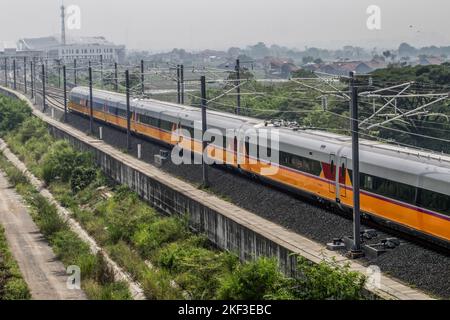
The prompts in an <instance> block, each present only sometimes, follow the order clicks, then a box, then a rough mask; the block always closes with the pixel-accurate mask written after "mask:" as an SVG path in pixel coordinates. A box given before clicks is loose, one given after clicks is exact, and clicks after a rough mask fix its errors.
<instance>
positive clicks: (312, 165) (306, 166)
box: [280, 152, 322, 176]
mask: <svg viewBox="0 0 450 320" xmlns="http://www.w3.org/2000/svg"><path fill="white" fill-rule="evenodd" d="M280 163H281V164H282V165H284V166H287V167H290V168H292V169H295V170H298V171H303V172H307V173H311V174H313V175H316V176H319V175H320V173H321V172H322V166H321V164H320V162H319V161H316V160H312V159H308V158H304V157H300V156H297V155H293V154H289V153H285V152H281V153H280Z"/></svg>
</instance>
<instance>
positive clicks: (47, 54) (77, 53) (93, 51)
mask: <svg viewBox="0 0 450 320" xmlns="http://www.w3.org/2000/svg"><path fill="white" fill-rule="evenodd" d="M60 9H61V35H60V38H59V39H58V38H57V37H41V38H24V39H20V40H19V41H18V42H17V51H18V52H36V53H39V56H40V57H42V58H44V59H49V60H57V61H61V62H63V63H69V62H72V61H74V60H75V59H77V60H80V61H89V60H90V61H99V60H102V59H103V61H105V62H117V63H123V62H124V61H125V46H121V45H115V44H114V43H112V42H110V41H107V40H106V39H105V38H104V37H79V38H70V37H67V36H66V30H65V29H66V28H65V7H64V6H61V7H60Z"/></svg>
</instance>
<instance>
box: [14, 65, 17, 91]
mask: <svg viewBox="0 0 450 320" xmlns="http://www.w3.org/2000/svg"><path fill="white" fill-rule="evenodd" d="M13 81H14V82H13V88H14V90H16V89H17V82H16V59H14V60H13Z"/></svg>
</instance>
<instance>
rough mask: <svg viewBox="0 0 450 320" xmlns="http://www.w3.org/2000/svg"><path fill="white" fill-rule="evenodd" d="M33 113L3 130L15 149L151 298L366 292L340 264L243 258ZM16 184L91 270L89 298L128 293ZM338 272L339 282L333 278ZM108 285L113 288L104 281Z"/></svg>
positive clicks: (51, 234)
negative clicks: (158, 206)
mask: <svg viewBox="0 0 450 320" xmlns="http://www.w3.org/2000/svg"><path fill="white" fill-rule="evenodd" d="M36 121H37V120H34V119H33V120H26V121H24V122H23V123H22V125H21V126H20V127H18V128H17V129H16V130H14V131H12V132H10V133H9V134H8V135H7V136H6V140H7V141H8V143H9V144H10V147H11V149H12V150H14V152H16V153H17V154H18V156H19V157H20V158H21V159H23V160H24V161H25V163H26V164H27V166H29V167H30V168H31V170H32V171H33V172H34V173H35V174H36V175H37V176H38V177H40V178H41V179H45V180H46V183H47V184H48V187H49V189H50V190H51V192H52V193H53V194H54V196H55V197H56V199H57V200H58V201H59V202H60V203H61V204H62V205H63V206H65V207H67V208H68V209H69V210H70V211H71V212H72V214H73V216H74V218H75V219H77V220H78V221H79V222H80V223H81V224H82V226H83V227H84V229H85V230H86V231H87V232H88V233H89V234H90V235H92V236H93V237H95V239H96V241H97V242H98V243H99V245H100V246H102V247H103V248H104V249H105V250H106V251H107V252H108V253H109V255H110V256H111V258H112V259H114V261H116V262H117V263H118V264H119V265H120V266H122V267H123V268H124V269H125V270H126V271H127V272H128V273H129V274H130V275H131V276H132V277H133V278H134V279H135V280H136V281H138V282H139V283H140V284H141V285H142V287H143V289H144V293H145V295H146V296H147V298H149V299H316V298H318V297H324V298H331V299H333V298H334V299H359V298H361V290H362V287H363V285H364V280H365V279H364V277H363V276H362V275H359V274H355V273H351V272H349V270H348V269H346V268H341V267H337V266H336V265H335V264H323V265H319V266H317V267H316V266H315V265H308V267H306V263H304V262H301V263H300V269H299V271H300V272H301V273H302V274H303V275H304V278H300V279H290V278H287V277H286V276H284V275H283V274H282V273H281V272H280V271H279V269H278V265H277V262H276V261H275V260H274V259H267V258H259V259H256V260H255V261H253V262H246V263H241V262H240V261H239V259H238V258H237V257H236V256H235V255H234V254H232V253H228V252H223V251H219V250H217V249H215V248H213V247H212V246H211V244H210V243H209V241H207V239H205V238H204V237H203V236H199V235H194V234H192V233H191V232H190V230H189V228H188V224H187V222H186V221H185V220H184V219H181V218H179V217H164V216H162V215H160V214H159V213H158V212H156V211H155V210H154V209H152V208H151V207H149V206H148V205H147V204H146V203H144V202H143V201H142V200H140V199H139V197H138V195H137V194H135V193H133V192H131V191H130V190H129V189H127V188H125V187H121V186H117V185H114V184H113V183H111V182H109V181H108V179H107V178H106V177H105V176H104V175H103V174H102V173H101V172H99V171H98V170H97V169H96V168H95V167H94V165H93V162H92V158H91V157H90V156H89V155H88V154H86V153H80V152H77V151H75V150H74V149H73V148H72V147H70V146H69V145H68V144H67V143H66V142H62V141H55V140H53V139H52V138H51V137H50V136H49V134H48V133H47V132H46V131H45V126H44V124H42V123H39V122H36ZM33 130H35V132H36V133H39V135H40V139H39V140H37V139H34V138H33V136H34V135H33V134H25V133H29V132H32V131H33ZM40 140H44V141H46V148H41V146H40ZM77 171H78V172H77ZM85 171H88V172H89V174H88V175H87V178H86V179H84V176H83V179H81V180H82V182H83V183H75V181H76V182H77V181H80V178H79V176H80V174H81V175H84V173H85ZM18 181H20V179H18ZM74 184H76V186H77V187H76V188H74V187H73V185H74ZM17 188H18V190H21V194H23V195H24V197H25V198H26V199H27V200H28V201H29V202H30V203H31V204H32V205H33V208H35V210H36V214H35V216H36V219H37V222H38V224H39V226H40V227H41V228H42V230H43V232H44V233H45V235H46V236H47V238H48V239H49V241H50V242H51V243H52V245H53V246H54V247H55V252H57V254H58V256H59V257H60V258H61V259H62V260H63V261H64V262H65V263H69V262H70V263H71V264H78V265H80V266H83V269H85V270H87V271H85V272H87V275H86V276H87V280H86V279H85V280H84V281H83V283H84V289H85V290H86V291H87V292H88V293H89V295H90V297H91V298H92V297H93V298H105V297H106V298H108V299H109V298H119V297H123V296H126V295H121V294H120V292H121V290H120V289H121V288H117V286H118V284H117V283H113V282H111V280H110V277H109V276H108V270H105V269H104V268H103V267H102V266H103V265H104V264H103V263H102V260H101V259H99V257H93V256H92V255H89V254H88V253H87V252H86V250H87V247H85V245H84V244H82V243H80V242H79V241H78V239H77V238H76V237H74V236H73V235H71V234H70V231H69V230H68V229H67V227H66V225H65V223H64V222H62V221H61V220H59V218H58V217H56V216H55V214H56V212H55V209H54V207H53V206H51V205H49V204H47V203H46V202H45V201H44V200H42V199H41V197H40V196H39V195H38V194H36V192H35V191H32V190H28V188H29V187H27V186H26V185H25V186H23V184H22V183H19V184H18V186H17ZM23 189H25V190H23ZM38 210H39V213H37V211H38ZM69 248H71V249H70V250H69ZM105 274H106V276H105ZM322 274H326V275H327V277H326V280H325V282H321V280H320V276H321V275H322ZM310 276H311V277H310ZM342 279H346V280H342ZM333 280H339V281H340V284H335V283H332V281H333ZM329 286H332V287H329ZM105 287H106V288H108V290H106V289H102V290H101V289H99V288H105ZM105 291H106V292H105ZM117 292H119V293H117Z"/></svg>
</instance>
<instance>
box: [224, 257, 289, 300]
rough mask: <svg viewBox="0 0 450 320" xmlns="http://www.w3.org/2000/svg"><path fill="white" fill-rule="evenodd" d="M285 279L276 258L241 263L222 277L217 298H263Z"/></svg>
mask: <svg viewBox="0 0 450 320" xmlns="http://www.w3.org/2000/svg"><path fill="white" fill-rule="evenodd" d="M283 280H284V277H283V275H282V274H281V273H280V271H279V270H278V265H277V262H276V260H275V259H268V258H259V259H258V260H256V261H253V262H247V263H244V264H242V265H239V266H238V267H237V268H236V270H235V271H234V272H232V273H228V274H226V275H225V276H224V277H223V278H222V279H220V287H219V289H218V290H217V298H218V299H222V300H262V299H265V298H266V296H268V295H270V294H272V293H273V292H274V291H275V290H276V289H277V288H278V287H279V286H280V283H282V282H283Z"/></svg>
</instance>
